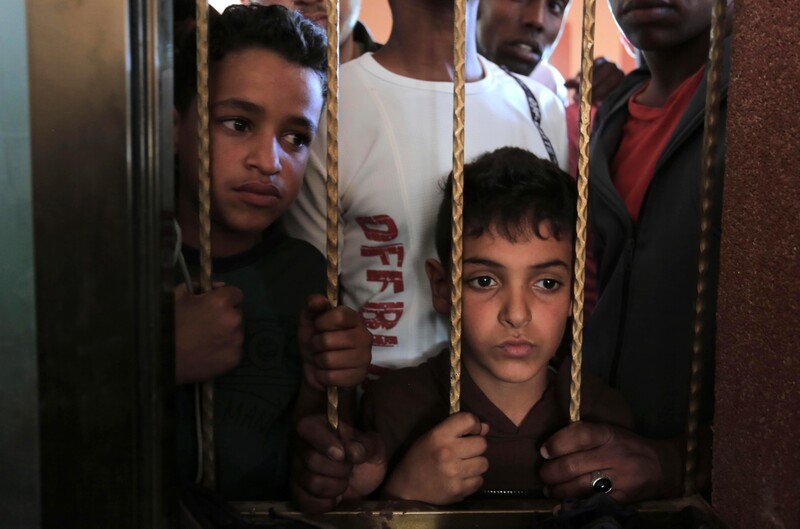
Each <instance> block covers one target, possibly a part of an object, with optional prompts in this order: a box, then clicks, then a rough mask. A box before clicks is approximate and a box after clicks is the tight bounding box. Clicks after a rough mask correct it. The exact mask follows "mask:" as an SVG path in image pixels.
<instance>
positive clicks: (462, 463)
mask: <svg viewBox="0 0 800 529" xmlns="http://www.w3.org/2000/svg"><path fill="white" fill-rule="evenodd" d="M488 431H489V426H488V425H487V424H485V423H482V422H480V421H479V420H478V418H477V417H475V416H474V415H472V414H471V413H466V412H461V413H456V414H455V415H451V416H450V417H448V418H447V419H445V420H444V421H442V422H441V423H440V424H439V425H437V426H436V427H435V428H433V429H432V430H431V431H429V432H428V433H426V434H425V435H424V436H422V437H420V438H419V439H418V440H417V442H416V443H414V444H413V445H412V446H411V448H410V449H409V450H408V452H407V453H406V455H405V456H404V457H403V460H402V461H401V462H400V464H399V465H398V466H397V468H396V469H395V470H394V471H393V472H392V475H391V476H390V477H389V479H388V481H387V482H386V486H385V488H384V491H385V493H386V494H387V495H389V496H392V497H395V498H400V499H406V500H418V501H424V502H427V503H433V504H436V505H444V504H448V503H454V502H457V501H461V500H463V499H464V498H466V497H467V496H469V495H470V494H472V493H474V492H475V491H477V490H478V489H479V488H480V486H481V485H482V484H483V473H484V472H486V471H487V470H488V469H489V461H488V460H487V459H486V458H485V457H483V454H484V452H486V439H485V435H486V434H487V433H488Z"/></svg>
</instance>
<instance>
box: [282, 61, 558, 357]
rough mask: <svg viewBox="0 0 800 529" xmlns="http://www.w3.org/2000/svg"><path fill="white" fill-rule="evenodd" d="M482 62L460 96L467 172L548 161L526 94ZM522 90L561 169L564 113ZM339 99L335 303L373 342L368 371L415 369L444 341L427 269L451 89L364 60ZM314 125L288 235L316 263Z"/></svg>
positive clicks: (346, 73)
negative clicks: (472, 166) (525, 157)
mask: <svg viewBox="0 0 800 529" xmlns="http://www.w3.org/2000/svg"><path fill="white" fill-rule="evenodd" d="M480 61H481V65H482V67H483V71H484V77H483V79H481V80H480V81H476V82H473V83H468V84H467V86H466V144H465V160H466V162H467V163H468V162H469V161H471V160H472V159H474V158H475V157H477V156H478V155H480V154H483V153H485V152H488V151H492V150H495V149H498V148H500V147H504V146H518V147H524V148H527V149H528V150H531V151H533V152H535V153H538V154H539V155H540V156H542V157H543V158H545V159H546V158H547V151H546V150H545V148H544V144H543V142H542V139H541V136H540V135H539V132H538V131H537V129H536V127H535V126H534V124H533V121H532V118H531V113H530V108H529V106H528V102H527V98H526V97H525V95H524V92H523V90H522V88H521V87H520V86H519V85H518V83H517V82H516V81H515V80H514V79H512V78H511V77H510V76H509V74H507V73H505V72H503V71H502V70H501V69H500V68H499V67H498V66H496V65H495V64H493V63H491V62H489V61H488V60H486V59H484V58H481V59H480ZM524 82H526V84H527V85H528V86H530V88H531V91H532V92H533V93H534V95H535V96H536V99H537V100H538V102H539V106H540V108H541V113H542V127H543V129H544V131H545V134H546V135H547V136H548V137H549V139H550V141H551V142H552V144H553V147H554V149H555V153H556V156H557V158H558V162H559V165H560V166H561V167H562V168H566V167H567V163H568V158H567V132H566V126H565V120H564V109H563V107H562V105H561V103H560V102H559V101H558V99H557V98H556V96H555V95H553V93H552V92H550V91H549V90H547V89H546V88H544V87H543V86H541V85H539V84H537V83H535V82H532V81H530V80H528V79H524ZM339 93H340V97H339V105H340V106H339V110H340V112H339V134H338V140H339V200H340V212H341V221H340V234H341V235H340V239H339V240H340V242H339V244H340V256H341V257H340V277H341V288H342V297H341V303H343V304H345V305H347V306H349V307H352V308H354V309H355V310H358V311H360V313H361V315H362V317H363V318H364V321H365V323H366V324H367V327H368V328H369V329H370V331H371V332H372V333H373V335H374V336H375V338H374V342H373V351H372V358H373V363H374V364H376V365H379V366H384V367H401V366H407V365H414V364H417V363H419V362H420V361H421V360H422V359H423V358H425V357H428V356H431V354H433V353H435V352H438V350H439V349H440V348H441V347H442V346H443V345H444V344H446V343H447V341H448V328H449V323H448V321H449V318H447V317H445V316H442V315H439V314H437V313H436V312H434V310H433V307H432V304H431V295H430V288H429V285H428V279H427V276H426V275H425V269H424V266H425V260H426V259H428V258H431V257H436V251H435V248H434V228H435V222H436V213H437V211H438V208H439V204H440V203H441V200H442V193H441V184H442V181H443V180H444V179H446V177H447V175H448V174H449V173H450V171H451V170H452V165H453V154H452V153H453V149H452V147H453V83H447V82H431V81H419V80H415V79H410V78H407V77H402V76H399V75H397V74H394V73H392V72H390V71H389V70H387V69H385V68H384V67H382V66H381V65H380V64H379V63H378V62H377V61H376V60H375V59H374V58H373V57H372V54H369V53H368V54H365V55H362V56H361V57H360V58H358V59H356V60H354V61H350V62H348V63H347V64H345V65H343V66H342V67H341V71H340V86H339ZM322 121H323V122H322V123H321V124H320V131H319V134H317V138H316V140H315V142H314V144H313V145H312V154H311V156H310V160H309V166H308V170H307V172H306V178H305V183H304V185H303V188H302V189H301V191H300V195H299V196H298V199H297V202H296V203H295V204H294V205H293V206H292V208H291V209H290V211H289V212H287V214H286V215H285V216H284V226H285V227H286V229H287V231H288V233H289V234H291V235H293V236H295V237H298V238H302V239H305V240H307V241H309V242H310V243H312V244H313V245H315V246H316V247H317V248H319V249H320V251H322V252H323V253H324V251H325V232H326V229H325V210H326V206H325V197H326V192H325V179H326V170H325V160H326V158H325V144H326V140H325V120H324V119H323V120H322Z"/></svg>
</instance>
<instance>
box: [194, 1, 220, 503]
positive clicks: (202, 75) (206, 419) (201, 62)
mask: <svg viewBox="0 0 800 529" xmlns="http://www.w3.org/2000/svg"><path fill="white" fill-rule="evenodd" d="M196 20H197V32H196V38H197V144H198V149H197V150H198V156H199V157H200V160H199V163H198V166H197V179H198V182H199V185H198V194H199V196H198V200H199V204H200V208H199V215H200V290H201V292H208V291H210V290H211V175H210V174H209V165H210V161H209V138H208V5H207V4H206V0H196ZM202 386H203V387H202V391H201V401H202V405H201V408H202V432H203V435H202V437H203V485H205V486H206V487H208V488H210V489H212V490H213V489H214V488H215V487H216V481H217V472H216V470H217V464H216V447H215V443H214V381H213V380H209V381H206V382H203V385H202Z"/></svg>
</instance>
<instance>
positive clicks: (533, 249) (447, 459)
mask: <svg viewBox="0 0 800 529" xmlns="http://www.w3.org/2000/svg"><path fill="white" fill-rule="evenodd" d="M445 189H446V191H445V193H446V196H445V199H444V201H443V202H442V204H441V207H440V209H439V216H438V221H437V225H436V243H437V253H438V255H439V260H438V261H437V260H436V259H430V260H428V261H427V262H426V263H425V269H426V272H427V275H428V278H429V281H430V285H431V291H432V300H433V305H434V307H435V308H436V310H437V311H439V312H442V313H449V312H450V265H449V259H450V246H451V243H452V235H451V220H450V217H451V196H450V186H449V184H448V185H447V186H446V188H445ZM575 203H576V189H575V184H574V182H573V181H572V179H571V178H570V177H569V175H567V174H566V173H564V172H563V171H561V170H560V169H559V168H558V167H556V166H555V165H553V164H551V163H549V162H546V161H544V160H541V159H539V158H537V157H536V156H535V155H533V154H531V153H529V152H527V151H524V150H521V149H517V148H508V147H507V148H503V149H499V150H497V151H495V152H492V153H489V154H485V155H483V156H481V157H479V158H478V159H477V160H476V161H475V162H473V163H470V164H468V165H467V166H466V167H465V170H464V239H463V252H464V253H463V303H462V314H463V318H462V322H463V333H462V344H463V355H462V362H463V363H462V371H461V375H462V379H461V384H462V385H461V410H462V411H461V412H459V413H457V414H454V415H451V416H448V409H449V387H448V380H449V354H448V353H449V352H448V350H444V351H442V352H441V353H440V354H438V355H437V356H435V357H434V358H432V359H429V360H428V361H427V362H425V363H423V364H422V365H419V366H416V367H410V368H404V369H400V370H397V371H393V372H390V373H388V374H386V375H384V376H383V377H381V378H380V379H378V380H377V381H374V382H371V383H370V384H369V385H368V386H367V388H366V393H365V395H364V401H363V420H364V424H363V429H364V430H365V431H370V430H371V431H375V432H377V433H379V434H380V437H381V439H382V441H383V443H384V446H383V448H384V450H375V451H374V453H375V454H379V455H380V457H377V458H376V457H373V458H372V459H371V460H369V461H367V462H366V463H365V464H363V465H356V466H355V467H354V468H353V471H352V474H351V475H349V476H348V479H347V480H343V481H342V485H345V486H347V487H349V489H350V490H349V492H352V491H355V490H357V491H360V492H362V493H365V492H371V491H372V490H374V489H375V488H376V487H377V486H378V485H380V478H381V477H383V474H381V471H384V472H386V476H387V478H386V480H385V482H384V483H383V486H382V489H381V493H382V494H383V495H384V496H387V497H391V498H401V499H409V500H419V501H425V502H428V503H434V504H447V503H452V502H455V501H459V500H462V499H464V498H465V497H467V496H469V495H471V494H473V493H476V492H482V493H488V494H491V493H493V492H502V493H514V494H518V495H524V496H538V497H541V496H542V494H543V491H542V482H541V480H540V479H539V476H538V471H539V465H540V463H541V457H540V455H539V447H540V445H541V443H542V442H543V441H544V440H546V439H547V438H548V436H549V435H550V434H552V433H553V432H554V431H556V430H558V429H559V428H561V427H563V426H564V425H566V424H567V423H568V421H569V363H568V362H567V363H564V364H563V365H562V367H561V369H560V372H559V373H555V372H552V371H551V370H550V369H549V368H548V365H549V363H550V360H551V359H552V358H553V356H554V355H555V353H556V351H557V349H558V348H559V347H560V346H561V344H562V341H563V338H564V331H565V328H566V325H567V322H568V320H569V317H570V314H571V311H572V290H571V285H572V262H573V238H574V235H573V234H574V229H575V218H576V207H575ZM444 263H447V264H444ZM582 397H583V400H582V402H583V403H585V404H586V406H585V407H584V409H583V410H582V416H583V418H584V419H588V420H599V421H602V422H606V423H612V424H616V425H618V426H620V427H628V426H630V425H631V420H630V417H629V413H628V410H627V408H626V406H625V405H624V403H623V401H622V400H621V397H620V396H619V395H617V394H615V393H614V392H612V391H611V390H610V389H608V388H606V387H604V386H602V385H601V384H599V383H598V382H597V381H596V380H593V379H591V378H585V379H584V386H583V389H582ZM306 432H307V431H306ZM306 432H304V431H301V436H304V435H303V434H304V433H306ZM304 437H306V439H309V438H308V437H307V436H304ZM312 443H313V444H314V445H315V446H321V444H320V443H318V442H317V441H312ZM339 448H340V449H342V450H343V449H345V448H346V447H344V446H341V445H339ZM347 448H350V447H347ZM308 461H309V467H313V466H314V464H317V463H318V464H319V465H318V466H316V467H314V468H311V470H312V472H310V473H309V474H313V473H314V471H317V473H318V474H324V475H325V476H326V478H328V479H330V478H332V477H334V476H333V472H331V468H332V467H330V466H328V465H327V462H323V461H321V460H319V459H317V460H313V459H311V458H309V460H308ZM323 463H324V464H323ZM326 472H327V474H326ZM370 480H371V481H370ZM320 481H322V480H320ZM331 483H333V480H331ZM309 488H313V487H309ZM329 490H334V487H331V488H330V489H329ZM343 490H347V489H343ZM306 492H317V494H318V497H319V495H320V494H321V493H322V491H320V490H319V489H317V490H316V491H309V489H308V488H307V489H306ZM312 495H313V494H312ZM301 503H302V502H301Z"/></svg>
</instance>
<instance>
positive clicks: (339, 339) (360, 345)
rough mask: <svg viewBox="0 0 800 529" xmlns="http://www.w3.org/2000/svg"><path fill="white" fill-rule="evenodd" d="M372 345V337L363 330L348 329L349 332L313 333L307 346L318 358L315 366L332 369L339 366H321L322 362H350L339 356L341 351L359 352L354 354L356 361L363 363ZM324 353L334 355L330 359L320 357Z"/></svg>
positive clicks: (343, 356) (346, 358)
mask: <svg viewBox="0 0 800 529" xmlns="http://www.w3.org/2000/svg"><path fill="white" fill-rule="evenodd" d="M371 343H372V336H371V335H370V334H369V332H367V331H366V330H364V331H363V332H362V331H360V330H358V329H349V330H336V331H327V332H322V333H320V332H315V333H314V334H313V336H311V338H310V340H309V342H308V346H309V348H310V350H311V351H312V352H313V353H315V356H316V357H318V358H319V360H318V361H315V364H316V365H318V366H319V367H333V366H334V365H340V364H323V363H321V362H323V361H332V360H335V361H336V362H343V361H345V362H346V361H350V359H349V358H348V357H347V356H345V355H341V354H339V353H340V352H341V351H348V350H349V351H353V352H359V351H361V352H360V353H358V354H356V357H357V361H359V362H363V360H364V358H363V357H365V356H366V355H368V354H369V351H370V345H371ZM325 352H334V353H336V354H335V355H334V356H332V357H324V358H323V357H322V356H321V355H322V354H323V353H325ZM341 367H352V365H350V366H348V365H346V364H345V365H343V366H341Z"/></svg>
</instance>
